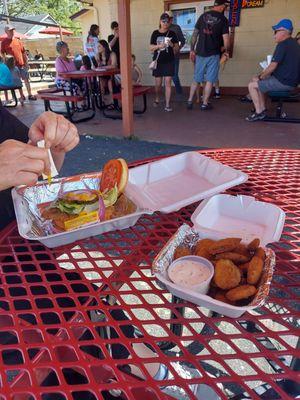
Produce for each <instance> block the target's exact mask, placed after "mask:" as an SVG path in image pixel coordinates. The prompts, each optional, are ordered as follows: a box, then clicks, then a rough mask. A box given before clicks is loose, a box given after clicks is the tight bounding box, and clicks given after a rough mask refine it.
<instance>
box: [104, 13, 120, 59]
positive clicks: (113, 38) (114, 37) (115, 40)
mask: <svg viewBox="0 0 300 400" xmlns="http://www.w3.org/2000/svg"><path fill="white" fill-rule="evenodd" d="M110 28H111V30H112V31H113V34H111V35H109V36H108V39H107V40H108V44H109V47H110V48H111V51H113V52H114V53H115V55H116V56H117V62H118V67H120V42H119V24H118V23H117V21H113V22H112V23H111V25H110Z"/></svg>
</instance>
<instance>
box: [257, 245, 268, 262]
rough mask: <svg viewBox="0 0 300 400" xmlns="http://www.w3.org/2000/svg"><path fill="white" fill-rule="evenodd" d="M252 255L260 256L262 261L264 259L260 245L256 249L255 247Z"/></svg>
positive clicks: (263, 252)
mask: <svg viewBox="0 0 300 400" xmlns="http://www.w3.org/2000/svg"><path fill="white" fill-rule="evenodd" d="M254 255H255V256H256V257H259V258H261V259H262V260H263V261H265V258H266V253H265V251H264V249H263V248H262V247H259V248H258V249H256V250H255V253H254Z"/></svg>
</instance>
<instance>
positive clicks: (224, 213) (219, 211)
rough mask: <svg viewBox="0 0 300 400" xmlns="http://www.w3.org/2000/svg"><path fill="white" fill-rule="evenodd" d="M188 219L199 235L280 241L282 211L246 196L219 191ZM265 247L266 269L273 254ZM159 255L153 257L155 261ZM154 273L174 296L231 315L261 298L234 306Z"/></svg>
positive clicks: (244, 240)
mask: <svg viewBox="0 0 300 400" xmlns="http://www.w3.org/2000/svg"><path fill="white" fill-rule="evenodd" d="M191 220H192V222H193V224H194V226H193V229H194V230H195V231H196V232H197V233H198V234H199V237H200V238H209V239H214V240H219V239H224V238H226V237H239V238H242V241H243V242H244V243H249V241H251V240H252V239H253V238H257V237H258V238H259V239H260V241H261V244H262V245H263V246H265V245H267V244H268V243H271V242H276V241H278V240H280V237H281V233H282V230H283V226H284V221H285V213H284V212H283V211H282V210H281V209H280V208H279V207H277V206H275V205H273V204H269V203H265V202H261V201H256V200H255V199H254V198H253V197H250V196H231V195H226V194H221V195H216V196H214V197H212V198H210V199H207V200H205V201H203V202H202V203H201V204H200V205H199V206H198V208H197V209H196V210H195V212H194V213H193V215H192V217H191ZM181 228H183V226H182V227H181ZM179 229H180V228H179ZM188 229H189V228H188ZM168 246H170V243H168V244H167V245H166V247H165V248H164V249H162V251H161V252H160V255H161V256H163V254H164V253H166V252H167V247H168ZM265 250H266V254H267V259H266V260H267V261H266V262H268V263H270V268H272V267H273V266H274V265H275V253H274V252H273V251H272V250H271V249H268V248H267V249H266V248H265ZM160 255H158V256H157V257H156V260H157V259H158V258H159V257H160ZM155 263H156V261H154V264H155ZM155 275H156V277H157V279H158V280H160V281H161V282H162V283H163V284H164V285H165V286H166V288H167V289H168V290H169V291H170V292H171V293H173V294H174V295H175V296H178V297H180V298H182V299H184V300H187V301H190V302H192V303H195V304H197V305H199V306H203V307H206V308H208V309H209V310H212V311H215V312H217V313H219V314H222V315H226V316H228V317H232V318H238V317H240V316H241V315H242V314H244V313H245V312H246V311H249V310H253V309H255V308H256V307H258V306H259V305H261V304H262V303H263V300H264V299H262V301H261V302H260V303H259V304H258V305H255V306H252V305H248V306H244V307H238V306H234V305H230V304H227V303H223V302H222V301H219V300H216V299H213V298H212V297H210V296H207V295H203V294H200V293H197V292H193V291H192V290H190V289H188V290H187V289H185V288H182V287H180V286H178V285H176V284H175V283H173V282H171V281H170V279H169V277H168V274H167V271H163V272H156V273H155Z"/></svg>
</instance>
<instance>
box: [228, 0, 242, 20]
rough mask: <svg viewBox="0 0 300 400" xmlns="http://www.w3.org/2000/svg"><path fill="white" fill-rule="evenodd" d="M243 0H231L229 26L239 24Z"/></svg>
mask: <svg viewBox="0 0 300 400" xmlns="http://www.w3.org/2000/svg"><path fill="white" fill-rule="evenodd" d="M242 4H243V0H231V1H230V9H229V26H239V25H240V19H241V10H242Z"/></svg>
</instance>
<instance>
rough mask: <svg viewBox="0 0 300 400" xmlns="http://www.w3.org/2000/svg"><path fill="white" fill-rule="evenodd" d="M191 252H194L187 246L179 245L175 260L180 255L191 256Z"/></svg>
mask: <svg viewBox="0 0 300 400" xmlns="http://www.w3.org/2000/svg"><path fill="white" fill-rule="evenodd" d="M191 254H192V252H191V250H190V249H189V248H188V247H187V246H178V247H177V248H176V249H175V252H174V260H177V258H180V257H185V256H190V255H191Z"/></svg>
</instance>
